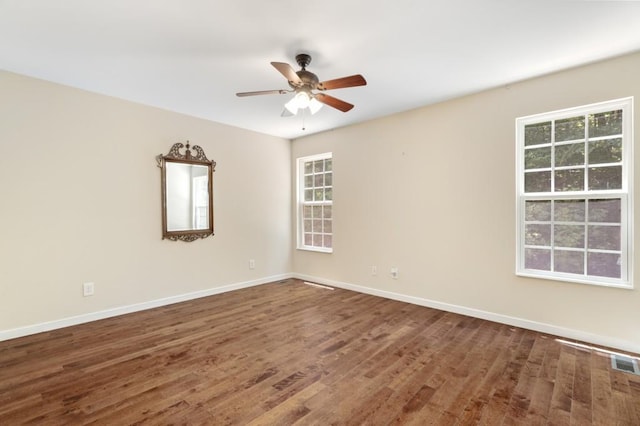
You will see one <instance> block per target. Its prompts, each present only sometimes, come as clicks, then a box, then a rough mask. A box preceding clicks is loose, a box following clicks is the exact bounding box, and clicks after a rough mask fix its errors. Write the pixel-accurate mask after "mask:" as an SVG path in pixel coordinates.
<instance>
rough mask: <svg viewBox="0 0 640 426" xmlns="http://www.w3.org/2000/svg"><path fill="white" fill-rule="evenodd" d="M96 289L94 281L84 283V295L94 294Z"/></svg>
mask: <svg viewBox="0 0 640 426" xmlns="http://www.w3.org/2000/svg"><path fill="white" fill-rule="evenodd" d="M94 291H95V284H93V283H84V284H82V295H83V296H84V297H87V296H93V293H94Z"/></svg>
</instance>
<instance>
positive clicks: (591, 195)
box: [516, 98, 633, 288]
mask: <svg viewBox="0 0 640 426" xmlns="http://www.w3.org/2000/svg"><path fill="white" fill-rule="evenodd" d="M632 109H633V98H626V99H621V100H616V101H610V102H603V103H599V104H593V105H587V106H584V107H579V108H572V109H569V110H562V111H555V112H551V113H545V114H539V115H535V116H529V117H523V118H518V119H517V120H516V132H517V175H518V176H517V181H518V182H517V191H518V194H517V195H518V205H517V214H518V229H517V245H518V247H517V250H518V251H517V256H516V257H517V266H516V273H517V274H519V275H525V276H533V277H538V278H549V279H557V280H563V281H571V282H581V283H588V284H598V285H605V286H616V287H626V288H631V287H632V279H631V270H632V267H631V266H632V265H631V253H632V250H631V244H632V242H633V239H632V236H631V223H632V217H633V215H632V202H631V189H630V186H631V183H632V158H633V157H632V146H633V135H632V131H633V126H632V117H633V111H632Z"/></svg>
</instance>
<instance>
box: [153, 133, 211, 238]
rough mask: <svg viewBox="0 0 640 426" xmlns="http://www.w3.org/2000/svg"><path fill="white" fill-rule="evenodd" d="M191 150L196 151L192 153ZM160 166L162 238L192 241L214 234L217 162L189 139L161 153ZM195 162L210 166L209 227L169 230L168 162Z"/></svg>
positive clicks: (195, 163)
mask: <svg viewBox="0 0 640 426" xmlns="http://www.w3.org/2000/svg"><path fill="white" fill-rule="evenodd" d="M182 148H185V153H184V154H181V153H180V150H181V149H182ZM191 150H193V151H194V152H193V153H192V152H191ZM156 161H157V162H158V167H160V169H161V171H162V179H161V191H162V239H163V240H164V239H165V238H166V239H168V240H171V241H178V240H180V241H186V242H191V241H195V240H198V239H201V238H207V237H208V236H210V235H213V172H214V171H215V168H216V162H215V161H213V160H209V159H208V158H207V156H206V155H205V154H204V151H203V150H202V148H200V147H199V146H198V145H193V146H190V145H189V141H187V144H186V145H184V144H182V143H180V142H178V143H175V144H173V146H172V147H171V149H170V150H169V153H168V154H167V155H163V154H159V155H158V156H157V157H156ZM167 162H171V163H181V164H193V165H197V166H206V167H207V168H208V172H207V177H208V178H209V179H208V186H209V188H208V189H209V211H208V214H209V227H208V228H206V229H189V230H181V231H169V230H168V229H167V168H166V163H167Z"/></svg>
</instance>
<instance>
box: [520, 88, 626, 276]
mask: <svg viewBox="0 0 640 426" xmlns="http://www.w3.org/2000/svg"><path fill="white" fill-rule="evenodd" d="M633 104H634V98H633V97H627V98H621V99H615V100H611V101H605V102H598V103H593V104H589V105H583V106H579V107H574V108H567V109H562V110H557V111H551V112H545V113H542V114H534V115H529V116H525V117H518V118H516V126H515V127H516V128H515V137H516V271H515V273H516V275H518V276H523V277H532V278H541V279H549V280H557V281H564V282H571V283H580V284H590V285H597V286H604V287H615V288H623V289H633V288H634V283H633V243H634V240H633V234H634V232H633V212H634V205H633V145H634V134H633V130H634V125H633V119H634V112H633ZM614 109H621V110H622V161H621V163H622V185H621V189H616V190H591V191H590V190H588V189H584V190H582V191H566V192H555V191H553V186H552V188H551V189H552V190H551V191H550V192H540V193H525V192H524V184H525V183H524V180H525V179H524V176H525V173H524V170H525V163H524V161H525V145H524V129H525V126H526V125H528V124H533V123H540V122H545V121H558V120H562V119H564V118H570V117H575V116H576V115H589V114H597V113H600V112H607V111H611V110H614ZM594 139H595V138H594ZM599 166H600V165H599ZM552 168H553V163H552ZM586 169H588V165H585V170H586ZM597 198H620V199H621V212H620V213H621V217H620V226H621V235H620V237H621V238H620V251H621V258H622V264H621V277H620V278H608V277H597V276H587V275H577V274H570V273H562V272H555V271H543V270H535V269H526V268H525V267H524V261H525V256H524V250H525V244H524V241H523V240H524V237H525V207H524V206H525V201H527V200H536V199H544V200H553V199H557V200H565V199H585V200H587V199H597ZM551 223H553V218H552V222H551ZM588 223H589V222H588V221H587V218H585V226H588ZM552 247H553V245H552ZM585 249H586V247H585Z"/></svg>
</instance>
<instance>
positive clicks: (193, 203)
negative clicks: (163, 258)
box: [156, 141, 216, 241]
mask: <svg viewBox="0 0 640 426" xmlns="http://www.w3.org/2000/svg"><path fill="white" fill-rule="evenodd" d="M183 148H184V154H181V152H180V151H181V150H182V149H183ZM192 150H193V153H192ZM156 159H157V161H158V167H160V169H162V239H165V238H167V239H169V240H172V241H177V240H182V241H195V240H197V239H199V238H206V237H208V236H209V235H213V172H214V171H215V167H216V162H215V161H213V160H209V159H208V158H207V156H206V155H205V154H204V151H203V150H202V148H200V147H199V146H198V145H193V146H190V145H189V141H187V144H186V145H184V144H182V143H176V144H174V145H173V146H172V147H171V150H170V151H169V153H168V154H167V155H162V154H160V155H158V156H157V157H156Z"/></svg>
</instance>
